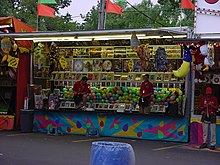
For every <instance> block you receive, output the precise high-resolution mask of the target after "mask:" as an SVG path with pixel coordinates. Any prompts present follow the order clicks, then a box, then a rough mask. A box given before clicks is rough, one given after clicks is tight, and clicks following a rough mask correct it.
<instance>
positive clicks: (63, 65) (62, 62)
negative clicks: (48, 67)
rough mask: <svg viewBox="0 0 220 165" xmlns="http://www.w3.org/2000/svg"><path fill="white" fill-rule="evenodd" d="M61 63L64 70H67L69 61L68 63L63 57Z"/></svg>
mask: <svg viewBox="0 0 220 165" xmlns="http://www.w3.org/2000/svg"><path fill="white" fill-rule="evenodd" d="M59 62H60V65H61V67H62V68H63V69H65V68H66V66H67V61H66V59H65V58H64V57H61V58H60V60H59Z"/></svg>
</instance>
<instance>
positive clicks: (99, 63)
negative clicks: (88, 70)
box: [92, 60, 103, 72]
mask: <svg viewBox="0 0 220 165" xmlns="http://www.w3.org/2000/svg"><path fill="white" fill-rule="evenodd" d="M102 63H103V61H102V60H93V66H92V69H93V71H94V72H97V71H98V72H99V71H102Z"/></svg>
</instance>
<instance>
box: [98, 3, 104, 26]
mask: <svg viewBox="0 0 220 165" xmlns="http://www.w3.org/2000/svg"><path fill="white" fill-rule="evenodd" d="M104 10H105V0H100V9H99V19H98V29H99V30H103V29H105V25H104V24H105V11H104Z"/></svg>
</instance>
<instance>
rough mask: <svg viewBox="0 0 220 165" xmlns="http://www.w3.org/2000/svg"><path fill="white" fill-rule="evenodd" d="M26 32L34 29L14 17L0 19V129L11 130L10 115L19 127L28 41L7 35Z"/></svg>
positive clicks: (28, 53) (25, 91) (28, 52)
mask: <svg viewBox="0 0 220 165" xmlns="http://www.w3.org/2000/svg"><path fill="white" fill-rule="evenodd" d="M30 31H35V30H34V29H33V28H32V27H30V26H28V25H27V24H25V23H23V22H21V21H20V20H18V19H16V18H14V17H2V18H0V40H1V55H0V130H11V129H14V122H15V121H14V117H16V122H15V123H16V127H17V128H19V124H18V123H19V118H20V109H21V108H23V102H24V101H23V100H24V97H25V96H27V84H29V79H30V76H29V73H30V69H29V68H30V49H31V43H30V41H15V40H14V39H13V38H12V37H11V36H10V34H15V33H20V34H22V32H30ZM5 34H6V35H8V36H4V35H5ZM17 86H19V88H17Z"/></svg>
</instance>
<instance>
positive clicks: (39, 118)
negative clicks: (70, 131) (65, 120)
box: [36, 115, 64, 128]
mask: <svg viewBox="0 0 220 165" xmlns="http://www.w3.org/2000/svg"><path fill="white" fill-rule="evenodd" d="M36 119H37V120H40V121H41V122H42V124H40V125H38V126H37V128H47V126H48V125H49V124H52V126H54V127H61V126H64V124H57V123H56V122H54V121H53V120H49V119H48V120H46V119H45V116H39V115H37V116H36Z"/></svg>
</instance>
